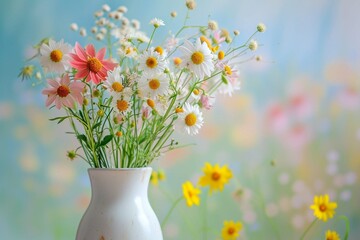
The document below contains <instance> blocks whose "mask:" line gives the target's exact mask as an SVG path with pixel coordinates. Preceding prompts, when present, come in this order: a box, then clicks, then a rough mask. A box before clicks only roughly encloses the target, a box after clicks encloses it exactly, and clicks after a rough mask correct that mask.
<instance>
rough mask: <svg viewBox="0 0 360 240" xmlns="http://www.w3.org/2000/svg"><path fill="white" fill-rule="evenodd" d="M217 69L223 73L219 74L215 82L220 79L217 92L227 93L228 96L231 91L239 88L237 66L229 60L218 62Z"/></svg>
mask: <svg viewBox="0 0 360 240" xmlns="http://www.w3.org/2000/svg"><path fill="white" fill-rule="evenodd" d="M218 67H219V69H221V70H222V71H223V74H221V75H219V78H218V79H217V81H216V83H214V84H217V83H218V81H221V82H222V83H221V85H220V87H219V88H218V91H219V93H221V94H227V95H229V96H230V97H231V96H232V93H233V92H234V91H236V90H239V89H240V81H239V78H240V73H239V70H238V69H237V66H236V65H235V64H233V63H231V62H229V61H226V62H221V63H219V66H218Z"/></svg>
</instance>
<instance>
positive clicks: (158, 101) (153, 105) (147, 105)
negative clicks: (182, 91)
mask: <svg viewBox="0 0 360 240" xmlns="http://www.w3.org/2000/svg"><path fill="white" fill-rule="evenodd" d="M168 108H169V101H168V99H167V98H166V97H164V96H157V97H156V98H154V99H151V98H149V99H147V100H146V101H145V102H144V106H143V109H146V111H148V112H149V113H151V112H152V110H154V111H155V112H156V113H157V114H159V115H161V116H163V115H164V114H165V113H166V112H167V110H168ZM149 115H150V114H149Z"/></svg>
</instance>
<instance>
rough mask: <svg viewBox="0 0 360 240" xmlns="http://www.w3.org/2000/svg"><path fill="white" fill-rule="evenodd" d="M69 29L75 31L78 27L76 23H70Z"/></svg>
mask: <svg viewBox="0 0 360 240" xmlns="http://www.w3.org/2000/svg"><path fill="white" fill-rule="evenodd" d="M70 29H71V30H73V31H75V32H76V31H77V30H79V27H78V25H77V24H76V23H72V24H70Z"/></svg>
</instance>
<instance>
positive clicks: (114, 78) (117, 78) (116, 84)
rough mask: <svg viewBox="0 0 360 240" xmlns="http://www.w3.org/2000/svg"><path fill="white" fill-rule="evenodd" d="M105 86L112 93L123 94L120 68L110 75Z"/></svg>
mask: <svg viewBox="0 0 360 240" xmlns="http://www.w3.org/2000/svg"><path fill="white" fill-rule="evenodd" d="M103 84H104V86H105V87H106V88H107V89H108V90H109V91H110V92H115V93H121V92H122V91H123V90H124V85H123V78H122V75H121V68H120V66H119V67H116V68H115V69H114V70H113V71H110V72H109V73H108V75H107V78H106V80H105V81H104V83H103Z"/></svg>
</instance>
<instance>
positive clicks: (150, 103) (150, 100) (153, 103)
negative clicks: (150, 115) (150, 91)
mask: <svg viewBox="0 0 360 240" xmlns="http://www.w3.org/2000/svg"><path fill="white" fill-rule="evenodd" d="M146 103H147V105H149V107H151V108H154V107H155V102H154V100H152V99H148V100H146Z"/></svg>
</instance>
